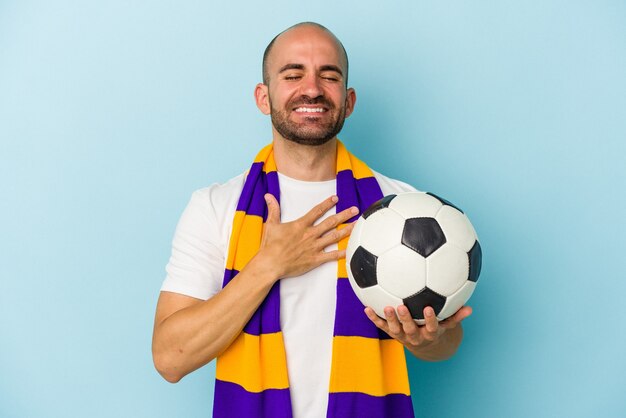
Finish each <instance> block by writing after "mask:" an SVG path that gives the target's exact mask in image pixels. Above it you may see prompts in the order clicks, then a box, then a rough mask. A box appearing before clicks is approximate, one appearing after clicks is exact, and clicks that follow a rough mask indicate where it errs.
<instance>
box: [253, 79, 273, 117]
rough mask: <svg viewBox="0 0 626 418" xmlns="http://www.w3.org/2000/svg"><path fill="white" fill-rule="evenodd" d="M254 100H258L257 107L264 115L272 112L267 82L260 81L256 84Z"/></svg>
mask: <svg viewBox="0 0 626 418" xmlns="http://www.w3.org/2000/svg"><path fill="white" fill-rule="evenodd" d="M254 100H255V102H256V107H258V108H259V110H260V111H261V112H262V113H263V114H264V115H269V114H270V112H271V109H270V99H269V94H268V87H267V86H266V85H265V84H263V83H259V84H257V85H256V87H255V88H254Z"/></svg>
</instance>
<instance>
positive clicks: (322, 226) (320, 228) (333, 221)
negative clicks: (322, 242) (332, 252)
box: [314, 206, 359, 235]
mask: <svg viewBox="0 0 626 418" xmlns="http://www.w3.org/2000/svg"><path fill="white" fill-rule="evenodd" d="M358 214H359V208H357V207H356V206H352V207H349V208H348V209H345V210H342V211H341V212H339V213H337V214H336V215H333V216H329V217H328V218H326V219H324V221H322V222H320V223H319V225H316V226H315V228H314V231H315V233H316V234H318V235H322V234H324V233H325V232H328V231H330V230H331V229H333V228H336V227H337V225H341V224H342V223H344V222H345V221H347V220H348V219H350V218H352V217H353V216H355V215H358Z"/></svg>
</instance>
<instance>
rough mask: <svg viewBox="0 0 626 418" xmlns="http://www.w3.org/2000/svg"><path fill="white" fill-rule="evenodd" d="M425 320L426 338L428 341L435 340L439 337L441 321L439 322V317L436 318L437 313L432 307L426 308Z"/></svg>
mask: <svg viewBox="0 0 626 418" xmlns="http://www.w3.org/2000/svg"><path fill="white" fill-rule="evenodd" d="M424 319H425V320H426V323H425V324H424V327H423V330H424V331H425V332H424V331H423V333H424V334H425V335H424V337H425V338H427V339H428V340H431V341H432V339H434V338H435V336H436V335H437V329H438V328H439V321H437V317H436V316H435V311H434V310H433V308H431V307H430V306H427V307H425V308H424Z"/></svg>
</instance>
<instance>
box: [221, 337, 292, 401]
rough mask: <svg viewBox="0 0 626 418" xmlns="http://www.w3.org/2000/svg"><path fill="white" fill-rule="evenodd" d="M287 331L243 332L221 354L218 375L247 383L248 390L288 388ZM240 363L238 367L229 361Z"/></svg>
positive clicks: (239, 382)
mask: <svg viewBox="0 0 626 418" xmlns="http://www.w3.org/2000/svg"><path fill="white" fill-rule="evenodd" d="M285 358H286V355H285V348H284V346H283V333H282V332H275V333H272V334H261V335H259V336H257V335H250V334H247V333H245V332H242V333H241V334H239V336H238V337H237V338H236V339H235V341H234V342H233V343H232V344H231V345H230V347H228V349H227V350H226V351H224V353H222V354H221V355H220V357H219V362H218V365H220V364H221V365H222V367H218V368H217V369H216V373H215V377H216V378H217V379H219V380H222V381H225V382H233V383H236V384H238V385H240V386H243V388H244V389H245V390H247V391H248V392H255V393H258V392H262V391H264V390H265V389H285V388H287V387H289V378H288V376H287V368H286V367H285V366H284V362H285ZM234 364H236V365H237V367H229V366H228V365H234Z"/></svg>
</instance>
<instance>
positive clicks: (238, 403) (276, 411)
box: [213, 141, 413, 418]
mask: <svg viewBox="0 0 626 418" xmlns="http://www.w3.org/2000/svg"><path fill="white" fill-rule="evenodd" d="M336 173H337V196H338V197H339V201H338V203H337V207H336V211H337V213H339V212H340V211H342V210H344V209H347V208H349V207H351V206H357V207H358V208H359V210H360V212H363V211H364V210H365V209H367V208H368V207H369V206H370V205H371V204H372V203H374V202H375V201H377V200H379V199H380V198H382V196H383V194H382V191H381V189H380V186H379V185H378V182H377V181H376V179H375V178H374V175H373V173H372V171H371V170H370V169H369V167H367V165H365V164H364V163H363V162H361V161H360V160H358V159H357V158H356V157H354V156H353V155H352V154H350V153H349V152H348V151H347V150H346V148H345V147H344V145H343V144H342V143H341V142H339V141H337V171H336ZM265 193H271V194H272V195H274V197H275V198H276V199H277V200H278V201H280V200H279V198H280V191H279V185H278V173H277V171H276V163H275V161H274V152H273V145H272V144H270V145H268V146H266V147H265V148H263V149H262V150H261V152H259V154H258V155H257V157H256V158H255V160H254V163H253V164H252V167H251V168H250V171H249V172H248V175H247V177H246V181H245V184H244V187H243V190H242V192H241V196H240V198H239V203H238V205H237V211H236V212H235V217H234V220H233V229H232V234H231V237H230V244H229V249H228V258H227V261H226V270H225V272H224V283H223V286H226V285H227V284H228V283H229V282H230V280H232V279H233V277H235V275H236V274H237V273H238V272H239V271H241V269H243V268H244V266H245V265H246V263H247V262H248V261H249V260H250V259H251V258H252V257H253V256H254V255H255V254H256V252H257V251H258V249H259V246H260V243H261V236H262V232H263V223H264V222H265V220H266V218H267V207H266V204H265V200H264V197H263V196H264V195H265ZM357 217H358V215H357V216H355V217H354V218H353V219H351V220H349V221H348V222H352V221H354V220H356V219H357ZM347 224H348V223H345V224H343V225H340V226H339V227H338V228H343V227H345V226H346V225H347ZM346 246H347V239H343V240H342V241H340V242H339V244H338V247H339V249H340V250H342V249H345V248H346ZM337 265H338V267H337V305H336V308H335V325H334V332H333V345H332V363H331V373H330V385H329V398H328V411H327V417H329V418H339V417H341V418H352V417H358V418H364V417H376V418H381V417H393V418H404V417H413V406H412V403H411V396H410V391H409V381H408V373H407V369H406V362H405V357H404V347H403V346H402V344H400V343H399V342H397V341H396V340H394V339H392V338H391V337H389V336H388V335H387V334H386V333H384V332H383V331H381V330H379V329H378V328H377V327H376V326H375V325H374V324H373V323H372V322H371V321H370V320H369V319H368V318H367V316H366V315H365V313H364V312H363V309H364V306H363V304H361V302H360V301H359V300H358V299H357V297H356V295H355V294H354V292H353V290H352V288H351V287H350V283H349V281H348V279H347V277H348V275H347V273H346V262H345V259H342V260H339V262H338V263H337ZM311 367H315V365H311ZM213 415H214V417H218V418H222V417H236V418H248V417H263V418H279V417H285V418H291V417H292V410H291V399H290V394H289V379H288V375H287V359H286V354H285V346H284V343H283V335H282V331H281V329H280V280H279V281H277V282H276V283H275V284H274V286H273V287H272V289H271V290H270V292H269V294H268V295H267V297H266V298H265V300H264V301H263V303H262V304H261V305H260V306H259V308H258V309H257V310H256V312H255V313H254V315H253V316H252V318H251V319H250V321H249V322H248V323H247V325H246V326H245V327H244V329H243V332H241V334H239V336H238V337H237V338H236V339H235V340H234V341H233V343H232V344H231V345H230V346H229V347H228V349H226V351H224V352H223V353H222V354H221V355H220V356H219V357H218V358H217V370H216V382H215V398H214V409H213Z"/></svg>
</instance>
